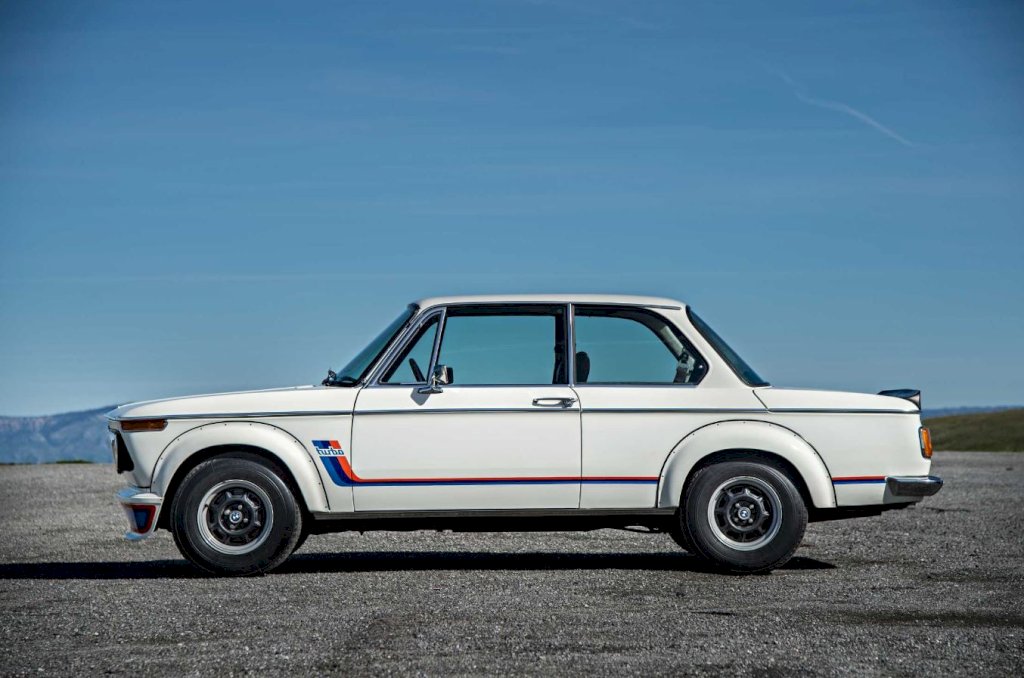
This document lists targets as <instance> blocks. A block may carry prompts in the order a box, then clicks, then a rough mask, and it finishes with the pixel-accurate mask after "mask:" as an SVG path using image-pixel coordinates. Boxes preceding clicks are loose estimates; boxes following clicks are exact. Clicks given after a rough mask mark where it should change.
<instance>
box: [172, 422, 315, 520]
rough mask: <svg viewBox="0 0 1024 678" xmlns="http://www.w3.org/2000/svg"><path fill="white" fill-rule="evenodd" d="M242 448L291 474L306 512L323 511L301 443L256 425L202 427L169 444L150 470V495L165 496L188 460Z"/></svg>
mask: <svg viewBox="0 0 1024 678" xmlns="http://www.w3.org/2000/svg"><path fill="white" fill-rule="evenodd" d="M234 445H245V446H251V447H258V448H260V449H263V450H266V451H267V452H269V453H270V454H272V455H274V456H275V457H277V459H278V460H279V461H280V462H281V464H283V465H284V466H285V467H287V468H288V470H289V471H291V474H292V476H293V477H294V478H295V482H296V484H297V485H298V486H299V491H300V492H301V493H302V498H303V500H304V501H305V503H306V508H308V509H309V510H310V511H327V510H329V508H328V504H327V494H326V492H325V490H324V486H323V482H322V481H321V480H320V474H319V473H318V472H317V470H316V465H315V463H314V461H313V459H312V458H310V456H309V453H308V452H307V451H306V448H305V447H303V445H302V443H300V442H299V441H298V440H296V439H295V438H294V437H293V436H292V435H291V434H290V433H288V432H287V431H284V430H282V429H280V428H277V427H276V426H271V425H270V424H264V423H260V422H248V421H245V422H242V421H224V422H217V423H214V424H203V425H201V426H197V427H195V428H192V429H189V430H188V431H185V432H184V433H182V434H181V435H179V436H178V437H177V438H175V439H174V440H172V441H171V442H170V443H169V444H168V445H167V447H165V448H164V451H163V452H162V453H161V454H160V457H159V458H158V459H157V461H156V465H155V466H154V468H153V479H152V488H153V491H154V492H156V493H158V494H160V495H166V493H167V489H168V487H170V484H171V480H172V479H173V478H174V476H175V474H176V473H177V471H178V469H179V468H180V467H181V465H182V464H183V463H184V462H185V460H187V459H188V458H189V457H190V456H192V455H193V454H195V453H196V452H200V451H202V450H205V449H207V448H210V447H220V446H234Z"/></svg>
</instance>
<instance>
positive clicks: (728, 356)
mask: <svg viewBox="0 0 1024 678" xmlns="http://www.w3.org/2000/svg"><path fill="white" fill-rule="evenodd" d="M686 314H687V316H688V317H689V318H690V322H692V323H693V326H694V327H696V328H697V331H698V332H700V333H701V334H702V335H703V336H704V339H706V340H707V342H708V343H709V344H711V346H712V347H713V348H714V349H715V350H716V351H718V355H720V356H722V359H723V360H725V362H726V363H728V364H729V367H730V368H732V371H733V372H735V373H736V375H737V376H739V378H740V379H742V380H743V383H745V384H746V385H747V386H770V384H769V383H768V382H767V381H765V380H764V379H762V378H761V376H760V375H759V374H758V373H757V372H755V371H754V368H753V367H751V366H750V365H748V364H747V361H745V360H744V359H743V358H741V357H740V355H739V354H738V353H737V352H736V351H734V350H733V349H732V347H731V346H729V344H727V343H725V339H722V337H720V336H718V332H715V331H714V330H713V329H711V326H710V325H708V324H707V323H706V322H704V321H703V320H702V319H701V317H700V316H698V315H697V314H696V313H694V312H693V309H691V308H690V307H687V308H686Z"/></svg>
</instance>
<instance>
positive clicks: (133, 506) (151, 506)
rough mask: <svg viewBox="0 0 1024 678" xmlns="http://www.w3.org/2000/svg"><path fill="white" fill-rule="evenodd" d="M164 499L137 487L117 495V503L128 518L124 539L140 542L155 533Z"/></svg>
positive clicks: (126, 489) (129, 488) (127, 488)
mask: <svg viewBox="0 0 1024 678" xmlns="http://www.w3.org/2000/svg"><path fill="white" fill-rule="evenodd" d="M163 501H164V498H163V497H161V496H160V495H158V494H154V493H152V492H150V491H149V490H144V489H141V488H138V487H126V488H124V489H123V490H121V491H120V492H118V493H117V502H118V503H119V504H120V505H121V508H122V509H123V510H124V514H125V517H127V518H128V531H127V532H125V533H124V538H125V539H127V540H128V541H141V540H143V539H145V538H146V537H149V536H151V535H152V534H153V533H154V532H155V531H156V520H157V518H158V517H159V516H160V507H161V505H162V504H163Z"/></svg>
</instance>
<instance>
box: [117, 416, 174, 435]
mask: <svg viewBox="0 0 1024 678" xmlns="http://www.w3.org/2000/svg"><path fill="white" fill-rule="evenodd" d="M165 428H167V420H166V419H122V420H121V430H122V431H127V432H129V433H132V432H135V431H163V430H164V429H165Z"/></svg>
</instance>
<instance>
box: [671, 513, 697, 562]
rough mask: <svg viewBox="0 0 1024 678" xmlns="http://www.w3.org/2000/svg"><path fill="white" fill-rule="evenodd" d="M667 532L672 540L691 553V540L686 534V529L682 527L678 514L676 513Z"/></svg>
mask: <svg viewBox="0 0 1024 678" xmlns="http://www.w3.org/2000/svg"><path fill="white" fill-rule="evenodd" d="M668 534H669V536H670V537H672V541H674V542H675V543H677V544H679V548H681V549H683V550H684V551H686V552H688V553H693V542H691V541H690V537H689V535H688V534H686V530H685V529H684V528H683V524H682V521H681V520H680V519H679V515H678V514H676V517H675V519H674V520H673V521H672V526H671V527H670V528H669V530H668Z"/></svg>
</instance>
